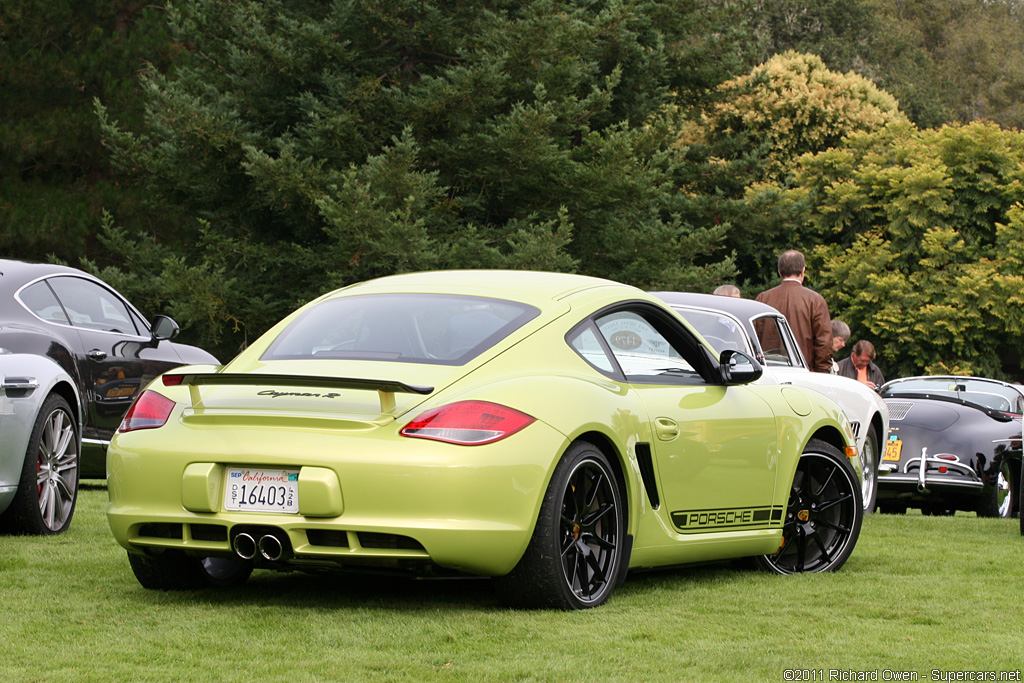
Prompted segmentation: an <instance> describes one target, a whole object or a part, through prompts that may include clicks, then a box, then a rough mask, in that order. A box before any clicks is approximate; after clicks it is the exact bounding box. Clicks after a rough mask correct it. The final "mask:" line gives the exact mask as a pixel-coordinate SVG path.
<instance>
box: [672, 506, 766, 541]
mask: <svg viewBox="0 0 1024 683" xmlns="http://www.w3.org/2000/svg"><path fill="white" fill-rule="evenodd" d="M782 511H783V508H782V506H781V505H766V506H763V507H753V508H728V509H719V510H677V511H675V512H673V513H672V523H673V524H675V525H676V529H678V530H679V531H681V532H683V533H684V534H699V533H707V532H711V531H725V530H730V529H757V528H770V527H778V526H782Z"/></svg>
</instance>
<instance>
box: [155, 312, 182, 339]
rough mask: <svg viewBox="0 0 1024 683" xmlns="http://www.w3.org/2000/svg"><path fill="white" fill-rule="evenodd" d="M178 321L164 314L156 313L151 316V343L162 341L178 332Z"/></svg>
mask: <svg viewBox="0 0 1024 683" xmlns="http://www.w3.org/2000/svg"><path fill="white" fill-rule="evenodd" d="M179 329H181V328H179V327H178V323H176V322H174V321H173V320H172V319H170V318H168V317H167V316H166V315H158V316H156V317H155V318H153V328H152V335H153V345H154V346H156V344H158V343H160V342H162V341H164V340H165V339H172V338H173V337H174V335H176V334H178V330H179Z"/></svg>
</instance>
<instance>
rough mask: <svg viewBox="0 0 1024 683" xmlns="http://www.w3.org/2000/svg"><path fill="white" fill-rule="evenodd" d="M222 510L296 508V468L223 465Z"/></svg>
mask: <svg viewBox="0 0 1024 683" xmlns="http://www.w3.org/2000/svg"><path fill="white" fill-rule="evenodd" d="M224 509H225V510H233V511H236V512H284V513H289V514H295V513H297V512H298V511H299V471H298V470H272V469H262V468H258V467H229V468H227V485H226V486H225V487H224Z"/></svg>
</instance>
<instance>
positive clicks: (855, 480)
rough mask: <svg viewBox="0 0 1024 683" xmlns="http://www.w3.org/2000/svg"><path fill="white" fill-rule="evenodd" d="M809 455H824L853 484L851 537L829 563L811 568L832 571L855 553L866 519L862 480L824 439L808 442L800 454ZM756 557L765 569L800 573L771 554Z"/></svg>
mask: <svg viewBox="0 0 1024 683" xmlns="http://www.w3.org/2000/svg"><path fill="white" fill-rule="evenodd" d="M809 456H812V457H824V458H827V459H828V460H830V461H832V462H833V464H835V465H838V466H839V468H840V469H841V470H842V471H843V472H844V473H845V475H846V477H847V480H848V483H850V485H851V493H852V494H853V496H854V509H853V512H854V523H853V529H852V530H851V531H850V533H849V537H848V538H847V539H846V542H845V545H844V546H843V548H842V550H841V551H840V552H839V553H838V554H837V555H836V556H835V557H834V558H833V559H832V561H831V562H829V563H828V564H827V565H825V566H822V567H819V568H816V569H813V570H811V571H813V572H815V573H817V572H831V571H835V570H837V569H839V568H840V567H842V566H843V565H844V564H845V563H846V561H847V560H848V559H849V557H850V554H851V553H853V549H854V547H856V545H857V539H858V538H859V537H860V530H861V526H862V524H863V521H864V503H863V500H862V498H861V486H860V482H861V480H860V477H858V476H857V472H856V470H855V469H854V467H853V465H851V464H850V461H849V459H848V458H846V457H844V456H843V455H842V454H841V453H840V452H839V450H838V449H837V448H836V447H835V446H832V445H831V444H828V443H826V442H824V441H821V440H819V439H811V440H810V441H809V442H807V445H806V446H805V447H804V450H803V452H802V453H801V455H800V460H801V461H802V460H803V459H804V458H806V457H809ZM797 469H799V463H798V464H797ZM788 507H789V501H788V500H787V501H786V508H787V510H788ZM756 559H757V563H758V565H759V566H760V567H761V568H762V569H765V570H767V571H771V572H773V573H777V574H789V573H799V572H790V571H784V570H782V569H780V568H779V566H778V565H777V564H776V562H775V561H774V559H773V556H770V555H761V556H758V557H757V558H756Z"/></svg>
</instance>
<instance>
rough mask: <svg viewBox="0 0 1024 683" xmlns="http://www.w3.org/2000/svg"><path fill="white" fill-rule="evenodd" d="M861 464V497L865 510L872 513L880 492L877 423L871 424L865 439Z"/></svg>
mask: <svg viewBox="0 0 1024 683" xmlns="http://www.w3.org/2000/svg"><path fill="white" fill-rule="evenodd" d="M860 466H861V473H862V475H863V477H862V481H861V493H860V497H861V499H862V500H863V501H864V512H865V513H867V514H870V513H872V512H874V511H875V497H876V496H877V494H878V430H876V429H875V425H871V428H870V429H868V434H867V437H866V438H865V439H864V448H863V449H862V450H861V453H860Z"/></svg>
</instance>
